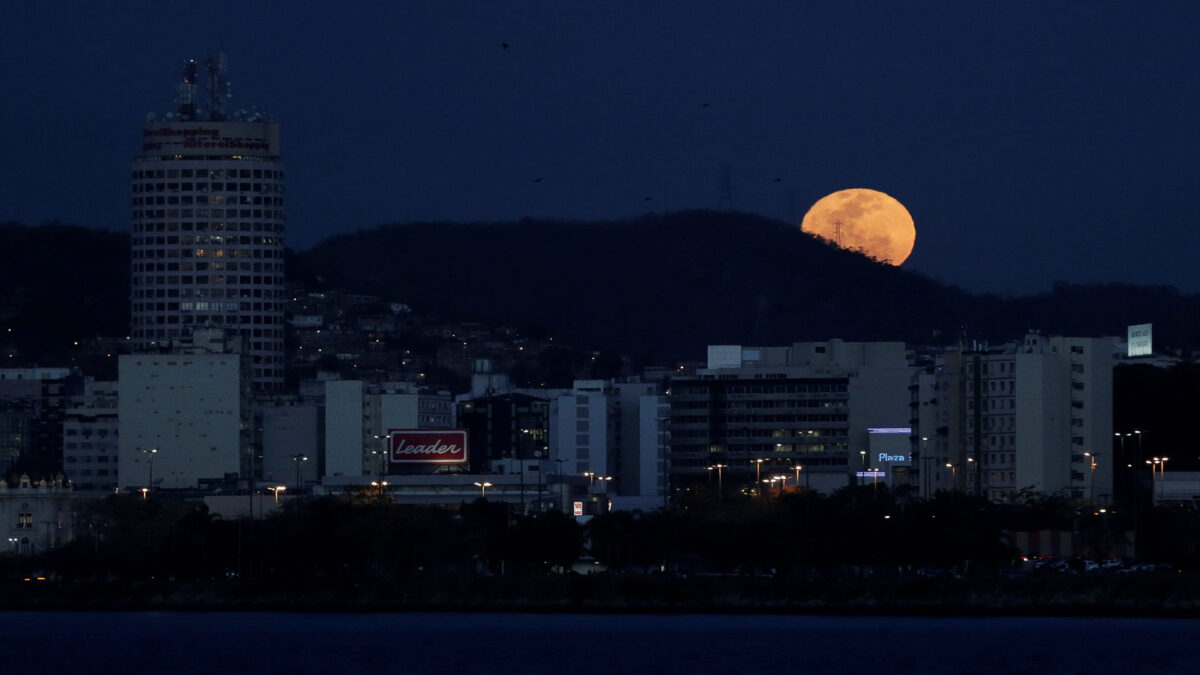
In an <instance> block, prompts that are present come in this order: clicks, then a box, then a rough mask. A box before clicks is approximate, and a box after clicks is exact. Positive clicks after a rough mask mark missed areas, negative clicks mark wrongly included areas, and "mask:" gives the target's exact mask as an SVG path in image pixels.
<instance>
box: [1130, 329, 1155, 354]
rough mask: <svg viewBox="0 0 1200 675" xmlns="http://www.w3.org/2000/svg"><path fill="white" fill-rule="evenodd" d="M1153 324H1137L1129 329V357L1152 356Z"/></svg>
mask: <svg viewBox="0 0 1200 675" xmlns="http://www.w3.org/2000/svg"><path fill="white" fill-rule="evenodd" d="M1153 328H1154V324H1152V323H1139V324H1138V325H1136V326H1130V327H1129V334H1128V340H1127V341H1128V343H1129V356H1153V355H1154V330H1153Z"/></svg>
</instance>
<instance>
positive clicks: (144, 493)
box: [138, 488, 150, 499]
mask: <svg viewBox="0 0 1200 675" xmlns="http://www.w3.org/2000/svg"><path fill="white" fill-rule="evenodd" d="M138 492H140V493H142V499H145V498H146V495H148V494H150V488H142V489H141V490H138Z"/></svg>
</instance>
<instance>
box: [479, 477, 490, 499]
mask: <svg viewBox="0 0 1200 675" xmlns="http://www.w3.org/2000/svg"><path fill="white" fill-rule="evenodd" d="M476 485H478V486H479V496H480V497H482V498H484V499H487V489H488V488H490V487H492V484H491V483H489V482H487V481H483V482H482V483H476Z"/></svg>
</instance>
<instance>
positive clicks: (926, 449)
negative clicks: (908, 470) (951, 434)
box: [917, 436, 933, 499]
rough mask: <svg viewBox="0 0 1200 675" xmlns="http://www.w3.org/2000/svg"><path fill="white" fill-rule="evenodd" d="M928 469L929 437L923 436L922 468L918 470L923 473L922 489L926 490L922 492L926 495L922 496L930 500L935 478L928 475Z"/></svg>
mask: <svg viewBox="0 0 1200 675" xmlns="http://www.w3.org/2000/svg"><path fill="white" fill-rule="evenodd" d="M928 468H929V437H928V436H922V437H921V466H919V467H917V470H918V471H920V472H921V487H922V488H924V490H922V492H923V493H924V494H922V495H921V496H922V497H924V498H925V499H929V494H930V493H931V492H933V489H932V486H931V483H932V482H933V477H932V476H928V475H926V474H928V473H929V471H928Z"/></svg>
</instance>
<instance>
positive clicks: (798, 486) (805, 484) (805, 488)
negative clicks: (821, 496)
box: [792, 464, 808, 492]
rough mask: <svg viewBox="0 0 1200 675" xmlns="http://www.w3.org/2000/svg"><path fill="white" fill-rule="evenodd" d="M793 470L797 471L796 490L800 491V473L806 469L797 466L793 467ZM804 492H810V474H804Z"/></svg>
mask: <svg viewBox="0 0 1200 675" xmlns="http://www.w3.org/2000/svg"><path fill="white" fill-rule="evenodd" d="M792 468H793V469H795V470H796V489H797V490H799V489H800V472H801V471H804V467H803V466H801V465H799V464H797V465H796V466H793V467H792ZM804 491H805V492H808V473H807V472H806V473H805V474H804Z"/></svg>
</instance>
